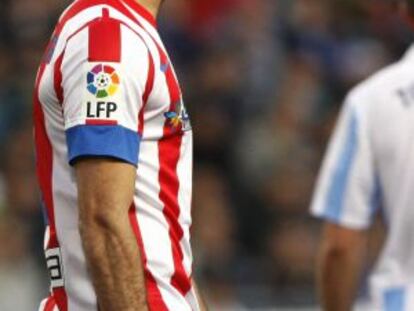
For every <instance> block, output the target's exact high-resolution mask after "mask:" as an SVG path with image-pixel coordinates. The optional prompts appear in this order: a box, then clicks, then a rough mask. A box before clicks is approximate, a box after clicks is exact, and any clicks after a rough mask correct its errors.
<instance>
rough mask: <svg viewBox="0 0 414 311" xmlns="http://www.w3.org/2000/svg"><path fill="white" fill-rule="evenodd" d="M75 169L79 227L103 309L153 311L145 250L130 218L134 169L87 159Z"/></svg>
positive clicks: (117, 162) (121, 164) (123, 165)
mask: <svg viewBox="0 0 414 311" xmlns="http://www.w3.org/2000/svg"><path fill="white" fill-rule="evenodd" d="M75 169H76V177H77V186H78V192H79V218H80V225H79V226H80V228H79V229H80V234H81V238H82V244H83V249H84V252H85V255H86V260H87V265H88V269H89V273H90V275H91V277H92V281H93V284H94V287H95V291H96V294H97V298H98V303H99V306H100V310H101V311H113V310H116V311H146V310H148V309H147V302H146V292H145V281H144V273H143V267H142V265H141V259H140V251H139V248H138V244H137V241H136V239H135V236H134V234H133V231H132V228H131V225H130V222H129V217H128V211H129V208H130V206H131V203H132V198H133V193H134V183H135V174H136V169H135V167H134V166H132V165H129V164H125V163H122V162H119V161H115V160H110V159H84V160H81V161H78V163H76V165H75Z"/></svg>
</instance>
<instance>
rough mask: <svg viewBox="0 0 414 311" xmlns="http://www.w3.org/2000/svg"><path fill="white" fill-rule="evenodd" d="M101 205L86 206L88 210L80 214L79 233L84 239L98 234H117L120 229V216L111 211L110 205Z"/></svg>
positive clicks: (86, 239)
mask: <svg viewBox="0 0 414 311" xmlns="http://www.w3.org/2000/svg"><path fill="white" fill-rule="evenodd" d="M99 206H100V208H99V209H95V208H88V207H86V208H84V210H87V212H83V213H80V215H79V233H80V236H81V238H82V240H83V241H88V240H90V239H92V238H93V237H94V236H97V235H111V236H116V235H117V234H118V233H119V231H120V219H119V217H118V216H117V215H116V214H115V213H113V212H111V211H110V207H108V208H105V206H103V205H99Z"/></svg>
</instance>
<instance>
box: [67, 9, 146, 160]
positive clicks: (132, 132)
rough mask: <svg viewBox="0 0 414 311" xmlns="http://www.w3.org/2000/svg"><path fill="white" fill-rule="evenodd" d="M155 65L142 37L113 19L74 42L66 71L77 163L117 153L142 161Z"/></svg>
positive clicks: (70, 142) (72, 156) (70, 141)
mask: <svg viewBox="0 0 414 311" xmlns="http://www.w3.org/2000/svg"><path fill="white" fill-rule="evenodd" d="M149 63H150V62H149V52H148V49H147V47H146V46H145V44H144V42H143V41H142V40H140V37H139V36H138V35H137V34H135V33H134V32H132V30H130V29H129V28H127V27H124V26H123V25H122V24H120V23H119V22H118V21H116V20H114V19H111V18H109V17H107V18H105V17H103V18H101V19H99V20H97V21H95V22H93V23H91V24H90V25H89V26H88V27H86V28H85V29H83V30H81V31H80V32H79V33H77V34H75V35H74V36H73V37H72V38H70V39H69V40H68V42H67V46H66V49H65V54H64V57H63V61H62V64H61V66H60V68H61V69H60V70H61V75H62V77H61V80H62V81H61V88H62V93H63V95H62V107H63V114H64V123H65V124H64V126H65V132H66V142H67V147H68V157H69V159H68V160H69V163H70V164H71V165H72V164H74V163H75V162H76V160H77V159H79V158H82V157H111V158H115V159H118V160H120V161H124V162H127V163H131V164H133V165H137V163H138V155H139V146H140V140H141V135H140V133H139V131H138V129H139V124H138V123H139V113H140V109H142V107H143V102H142V101H143V99H142V97H143V92H144V89H145V83H146V79H147V73H148V70H149Z"/></svg>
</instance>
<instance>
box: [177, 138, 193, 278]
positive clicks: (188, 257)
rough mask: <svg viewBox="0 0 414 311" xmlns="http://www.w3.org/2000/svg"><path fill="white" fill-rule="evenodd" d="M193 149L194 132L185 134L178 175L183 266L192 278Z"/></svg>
mask: <svg viewBox="0 0 414 311" xmlns="http://www.w3.org/2000/svg"><path fill="white" fill-rule="evenodd" d="M192 149H193V142H192V132H185V133H184V135H183V138H182V143H181V150H180V160H179V162H178V165H177V175H178V179H179V181H180V188H179V192H178V204H179V206H180V217H179V223H180V226H181V228H182V229H183V232H184V236H183V238H182V239H181V241H180V247H181V250H182V251H183V255H184V260H183V265H184V269H185V272H186V274H187V276H191V274H192V261H193V255H192V251H191V245H190V227H191V200H192V196H191V194H192V191H191V189H192V169H188V167H191V163H192V157H193V152H192Z"/></svg>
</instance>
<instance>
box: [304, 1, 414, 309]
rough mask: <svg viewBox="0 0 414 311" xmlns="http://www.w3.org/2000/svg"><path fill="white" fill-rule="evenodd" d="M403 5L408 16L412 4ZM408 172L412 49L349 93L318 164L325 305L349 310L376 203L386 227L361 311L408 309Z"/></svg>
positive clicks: (412, 136)
mask: <svg viewBox="0 0 414 311" xmlns="http://www.w3.org/2000/svg"><path fill="white" fill-rule="evenodd" d="M411 3H414V2H411ZM402 6H403V7H404V11H405V13H407V12H408V14H409V15H411V16H414V5H413V4H410V3H408V2H407V3H402ZM410 6H411V7H412V9H410ZM413 171H414V48H413V47H411V48H410V49H409V51H408V52H407V54H406V55H405V56H404V58H403V59H402V60H401V61H399V62H398V63H396V64H393V65H391V66H389V67H387V68H385V69H383V70H381V71H380V72H378V73H377V74H375V75H374V76H373V77H371V78H369V79H368V80H367V81H365V82H363V83H361V84H360V85H359V86H357V87H356V88H355V89H353V90H352V91H351V92H350V94H349V95H348V97H347V99H346V101H345V104H344V107H343V109H342V112H341V114H340V119H339V121H338V124H337V127H336V130H335V133H334V135H333V137H332V140H331V142H330V145H329V148H328V151H327V155H326V158H325V160H324V163H323V166H322V170H321V174H320V176H319V180H318V183H317V189H316V193H315V196H314V199H313V203H312V207H311V209H312V213H313V214H314V215H315V216H317V217H321V218H323V219H324V220H325V226H324V229H323V236H322V241H321V244H320V250H319V253H320V254H319V259H318V268H317V271H318V285H319V291H320V295H321V300H322V305H323V308H324V310H326V311H348V310H351V309H352V306H353V302H354V300H355V295H356V292H357V288H358V281H359V280H360V277H361V271H362V268H363V266H364V255H365V251H366V245H367V235H368V233H367V232H368V229H369V227H370V225H371V224H372V218H373V216H374V215H375V214H376V212H377V209H378V207H379V206H382V208H383V209H384V212H383V214H384V216H385V217H384V218H385V223H386V226H387V232H386V240H385V244H384V245H383V248H382V251H381V255H380V258H379V259H378V262H377V264H376V267H375V268H374V271H373V272H372V275H371V276H370V292H371V297H372V304H373V305H372V307H371V308H370V309H368V310H386V311H388V310H390V311H400V310H401V311H402V310H405V311H407V310H414V240H413V238H414V226H413V223H414V175H413Z"/></svg>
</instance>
